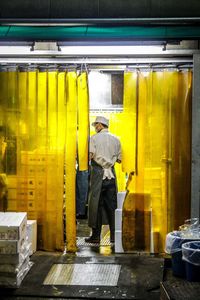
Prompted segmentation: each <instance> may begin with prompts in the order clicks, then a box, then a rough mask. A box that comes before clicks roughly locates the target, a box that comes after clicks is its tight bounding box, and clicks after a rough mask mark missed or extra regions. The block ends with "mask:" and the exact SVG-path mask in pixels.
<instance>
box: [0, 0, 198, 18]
mask: <svg viewBox="0 0 200 300" xmlns="http://www.w3.org/2000/svg"><path fill="white" fill-rule="evenodd" d="M199 11H200V1H198V0H190V1H182V0H176V1H174V0H168V1H166V0H135V1H133V0H109V1H108V0H92V1H91V0H73V1H66V0H56V1H55V0H34V1H33V0H1V1H0V16H1V18H2V19H7V18H13V19H23V18H28V19H70V18H74V19H83V18H87V19H91V18H94V19H98V18H99V19H117V18H186V17H189V18H190V17H191V18H195V17H197V18H198V17H199Z"/></svg>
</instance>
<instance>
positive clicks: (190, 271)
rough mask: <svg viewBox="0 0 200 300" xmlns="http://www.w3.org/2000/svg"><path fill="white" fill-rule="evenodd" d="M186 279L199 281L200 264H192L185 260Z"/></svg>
mask: <svg viewBox="0 0 200 300" xmlns="http://www.w3.org/2000/svg"><path fill="white" fill-rule="evenodd" d="M185 267H186V279H187V280H188V281H200V266H196V265H193V264H191V263H189V262H188V261H186V262H185Z"/></svg>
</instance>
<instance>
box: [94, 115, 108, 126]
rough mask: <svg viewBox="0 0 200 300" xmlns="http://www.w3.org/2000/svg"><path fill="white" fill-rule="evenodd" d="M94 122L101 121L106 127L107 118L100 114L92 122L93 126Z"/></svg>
mask: <svg viewBox="0 0 200 300" xmlns="http://www.w3.org/2000/svg"><path fill="white" fill-rule="evenodd" d="M96 123H101V124H103V125H106V126H107V127H108V126H109V120H108V119H106V118H105V117H102V116H98V117H96V120H95V121H94V122H93V123H92V126H95V125H96Z"/></svg>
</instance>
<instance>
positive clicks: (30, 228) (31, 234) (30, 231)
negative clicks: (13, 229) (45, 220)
mask: <svg viewBox="0 0 200 300" xmlns="http://www.w3.org/2000/svg"><path fill="white" fill-rule="evenodd" d="M27 237H28V243H31V249H30V255H32V254H33V253H34V252H36V250H37V221H36V220H27Z"/></svg>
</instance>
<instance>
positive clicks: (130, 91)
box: [121, 72, 137, 173]
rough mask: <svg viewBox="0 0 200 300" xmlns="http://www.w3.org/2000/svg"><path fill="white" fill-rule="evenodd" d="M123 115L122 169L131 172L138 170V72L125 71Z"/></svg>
mask: <svg viewBox="0 0 200 300" xmlns="http://www.w3.org/2000/svg"><path fill="white" fill-rule="evenodd" d="M121 117H122V120H121V124H122V128H123V129H124V130H123V132H122V134H121V142H122V145H123V146H122V158H123V159H122V170H123V171H124V172H126V173H131V172H135V171H136V165H135V163H136V146H137V145H136V126H137V123H136V122H137V72H125V73H124V98H123V114H122V116H121ZM127 141H128V143H127ZM124 145H126V147H124Z"/></svg>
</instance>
